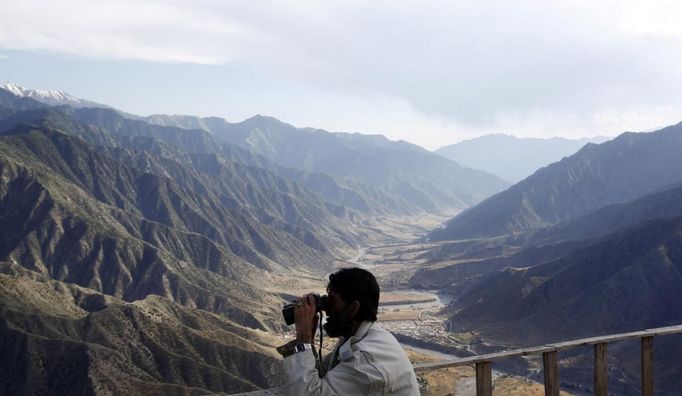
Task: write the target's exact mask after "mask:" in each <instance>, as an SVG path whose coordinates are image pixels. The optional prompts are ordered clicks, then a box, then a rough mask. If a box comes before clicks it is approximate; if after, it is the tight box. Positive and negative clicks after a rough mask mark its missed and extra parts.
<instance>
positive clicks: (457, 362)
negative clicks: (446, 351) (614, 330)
mask: <svg viewBox="0 0 682 396" xmlns="http://www.w3.org/2000/svg"><path fill="white" fill-rule="evenodd" d="M676 333H682V325H677V326H668V327H659V328H656V329H648V330H643V331H635V332H631V333H620V334H611V335H606V336H600V337H591V338H581V339H579V340H572V341H566V342H560V343H555V344H548V345H541V346H536V347H531V348H522V349H514V350H509V351H503V352H497V353H490V354H486V355H478V356H469V357H465V358H459V359H452V360H445V361H441V362H435V363H421V364H416V365H414V370H415V371H416V372H423V371H430V370H435V369H440V368H446V367H454V366H464V365H471V364H476V363H480V362H487V361H496V360H500V359H507V358H512V357H519V356H528V355H538V354H540V353H545V352H552V351H561V350H565V349H570V348H575V347H579V346H585V345H595V344H601V343H608V342H616V341H623V340H628V339H633V338H642V337H653V336H662V335H669V334H676Z"/></svg>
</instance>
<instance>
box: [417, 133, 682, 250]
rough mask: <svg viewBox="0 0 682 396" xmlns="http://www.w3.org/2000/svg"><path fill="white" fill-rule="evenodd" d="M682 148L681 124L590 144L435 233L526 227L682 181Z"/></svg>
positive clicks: (458, 235) (440, 236)
mask: <svg viewBox="0 0 682 396" xmlns="http://www.w3.org/2000/svg"><path fill="white" fill-rule="evenodd" d="M680 152H682V124H678V125H675V126H671V127H667V128H664V129H662V130H660V131H657V132H652V133H624V134H622V135H620V136H619V137H617V138H615V139H613V140H612V141H609V142H606V143H602V144H600V145H595V144H589V145H587V146H585V147H583V148H582V149H581V150H580V151H579V152H578V153H576V154H574V155H573V156H571V157H569V158H564V159H563V160H561V161H559V162H556V163H554V164H552V165H550V166H547V167H545V168H542V169H540V170H539V171H537V172H536V173H535V174H533V175H532V176H530V177H528V178H527V179H525V180H523V181H521V182H519V183H517V184H515V185H513V186H512V187H510V188H509V189H507V190H505V191H503V192H501V193H499V194H497V195H494V196H493V197H490V198H488V199H487V200H485V201H484V202H482V203H480V204H479V205H476V206H475V207H473V208H470V209H469V210H467V211H465V212H463V213H461V214H460V215H458V216H456V217H455V218H453V219H452V220H450V221H449V222H448V224H447V225H446V226H445V227H444V228H442V229H439V230H436V231H434V232H432V233H431V234H430V238H431V239H433V240H448V239H467V238H475V237H489V236H498V235H504V234H510V233H517V232H524V231H528V230H533V229H538V228H541V227H545V226H548V225H552V224H556V223H559V222H561V221H566V220H570V219H574V218H576V217H578V216H580V215H582V214H586V213H588V212H591V211H593V210H595V209H598V208H601V207H604V206H607V205H610V204H615V203H622V202H627V201H631V200H633V199H636V198H639V197H642V196H644V195H647V194H650V193H653V192H655V191H658V190H661V189H663V188H665V187H667V186H671V185H673V184H675V183H679V182H680V181H682V161H679V153H680Z"/></svg>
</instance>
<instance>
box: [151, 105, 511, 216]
mask: <svg viewBox="0 0 682 396" xmlns="http://www.w3.org/2000/svg"><path fill="white" fill-rule="evenodd" d="M150 120H151V121H153V122H158V123H162V124H164V125H174V126H191V127H201V128H204V129H206V130H208V131H211V132H212V133H213V134H214V135H215V136H216V137H218V138H220V139H222V140H224V141H226V142H229V143H232V144H235V145H238V146H240V147H243V148H248V149H250V150H252V151H254V152H256V153H258V154H260V155H262V156H264V157H266V158H268V159H270V160H272V161H274V162H276V163H277V164H279V165H282V166H284V167H288V168H295V169H301V170H305V171H309V172H315V173H328V174H331V175H335V176H340V177H343V178H346V179H350V180H353V181H355V182H361V183H363V184H367V185H370V186H373V187H380V188H382V189H384V190H385V191H387V192H388V193H389V194H391V195H394V196H396V197H399V198H400V199H402V200H403V201H405V202H407V203H409V204H410V205H411V206H413V207H416V208H418V209H420V210H425V211H439V210H444V209H452V208H459V209H462V208H465V207H468V206H470V205H472V204H474V203H477V202H479V201H480V200H482V199H483V198H485V197H488V196H489V195H491V194H493V193H495V192H498V191H500V190H501V189H502V188H504V187H505V186H506V185H507V183H505V182H504V181H502V180H500V179H499V178H497V177H495V176H492V175H490V174H488V173H485V172H482V171H476V170H473V169H468V168H464V167H462V166H460V165H458V164H457V163H455V162H452V161H449V160H447V159H444V158H442V157H440V156H438V155H435V154H433V153H430V152H428V151H426V150H424V149H421V148H420V147H418V146H414V145H411V144H408V143H406V142H391V141H389V140H388V139H386V138H384V137H382V136H366V135H360V134H346V133H330V132H327V131H323V130H316V129H309V128H296V127H293V126H291V125H289V124H286V123H283V122H281V121H279V120H276V119H274V118H271V117H263V116H256V117H253V118H250V119H248V120H246V121H243V122H240V123H236V124H231V123H228V122H226V121H224V120H220V119H215V118H209V119H192V118H189V117H175V116H170V117H169V116H154V117H152V118H150Z"/></svg>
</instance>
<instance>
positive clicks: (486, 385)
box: [476, 362, 493, 396]
mask: <svg viewBox="0 0 682 396" xmlns="http://www.w3.org/2000/svg"><path fill="white" fill-rule="evenodd" d="M476 396H493V374H492V367H491V363H490V362H480V363H476Z"/></svg>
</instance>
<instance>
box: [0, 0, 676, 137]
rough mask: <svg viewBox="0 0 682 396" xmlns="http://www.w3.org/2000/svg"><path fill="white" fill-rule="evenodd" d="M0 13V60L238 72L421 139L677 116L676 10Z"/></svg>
mask: <svg viewBox="0 0 682 396" xmlns="http://www.w3.org/2000/svg"><path fill="white" fill-rule="evenodd" d="M5 3H8V4H4V5H3V13H2V16H0V48H4V49H19V50H33V51H36V50H37V51H51V52H57V53H66V54H71V55H77V56H83V57H91V58H100V59H101V58H105V59H108V58H111V59H135V60H144V61H151V62H172V63H196V64H239V65H243V66H244V67H248V68H252V69H254V70H258V71H259V72H262V73H265V74H267V75H269V76H274V77H273V78H281V79H286V80H289V81H297V82H298V83H299V84H302V85H305V86H308V87H315V89H317V90H319V91H331V92H334V93H335V94H336V95H339V96H350V97H355V98H370V97H374V98H377V97H381V98H384V99H385V100H384V102H385V103H389V102H390V103H393V104H394V105H395V104H396V103H403V104H404V105H405V106H407V107H409V109H410V114H415V115H418V117H417V116H416V118H415V119H417V118H419V119H422V120H431V121H433V120H437V121H434V122H431V123H430V124H429V125H432V126H433V125H438V128H435V127H434V128H435V129H434V130H441V127H442V128H457V129H458V130H459V131H464V132H461V133H463V134H467V133H469V132H466V131H479V133H480V131H483V130H489V131H492V130H494V129H499V128H502V129H507V130H508V128H511V125H513V128H518V130H516V131H510V132H516V133H519V134H522V133H525V132H526V131H528V130H533V131H539V130H544V133H551V132H550V130H553V131H556V133H555V134H561V133H569V132H570V130H569V127H570V128H582V130H583V131H585V132H584V133H587V131H590V133H599V131H598V128H602V127H607V126H608V127H609V128H611V127H613V126H614V125H620V126H625V124H627V123H628V122H630V123H631V124H632V123H635V124H638V125H639V121H641V120H642V119H643V118H642V117H637V116H634V115H635V114H643V113H644V112H645V111H650V110H651V109H672V110H670V111H668V110H666V111H659V110H656V111H654V114H657V115H659V116H660V117H663V115H664V114H668V113H669V112H672V113H675V112H676V111H677V110H682V99H680V97H679V95H678V92H680V89H682V24H679V23H678V21H679V20H680V19H682V6H680V5H677V3H676V2H670V1H666V0H661V1H646V2H645V1H627V0H624V1H614V0H607V1H601V2H591V1H580V0H579V1H568V0H567V1H556V2H537V1H519V2H508V1H486V2H478V1H454V2H453V1H422V2H419V3H416V2H407V1H392V2H390V3H384V2H361V1H350V2H329V1H312V0H308V1H306V0H303V1H293V0H291V1H259V2H249V1H230V2H223V1H218V0H199V1H191V2H190V1H146V2H141V1H132V0H117V1H110V0H104V1H98V2H91V1H87V0H77V1H60V2H50V1H37V0H21V1H9V2H5ZM388 98H390V99H388ZM394 105H391V106H388V107H390V108H394V109H395V108H397V107H399V106H394ZM401 106H402V105H401ZM335 107H337V106H334V105H333V104H332V105H331V106H330V108H335ZM370 107H371V106H370ZM368 108H369V107H368ZM607 114H623V115H622V116H618V117H617V118H618V119H619V120H620V121H618V122H615V123H613V122H606V121H605V120H612V119H613V117H611V116H605V115H607ZM627 114H629V115H627ZM644 118H647V117H644ZM627 120H629V121H627ZM635 120H639V121H637V122H635ZM659 120H660V121H662V119H660V118H659ZM655 121H656V120H652V122H655ZM542 122H548V123H549V124H545V126H544V127H540V126H539V125H540V123H542ZM550 126H552V127H550Z"/></svg>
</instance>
